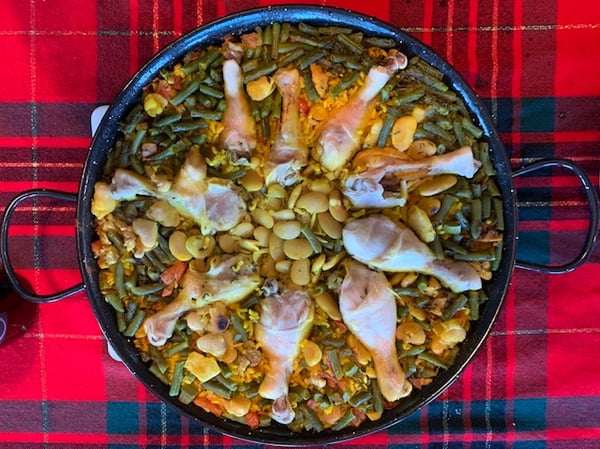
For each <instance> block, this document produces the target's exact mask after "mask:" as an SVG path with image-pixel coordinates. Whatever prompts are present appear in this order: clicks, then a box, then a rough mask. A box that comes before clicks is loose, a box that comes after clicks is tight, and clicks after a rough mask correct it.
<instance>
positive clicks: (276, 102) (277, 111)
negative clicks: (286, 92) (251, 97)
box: [271, 91, 281, 120]
mask: <svg viewBox="0 0 600 449" xmlns="http://www.w3.org/2000/svg"><path fill="white" fill-rule="evenodd" d="M280 118H281V94H280V93H279V91H275V92H273V106H272V108H271V119H272V120H279V119H280Z"/></svg>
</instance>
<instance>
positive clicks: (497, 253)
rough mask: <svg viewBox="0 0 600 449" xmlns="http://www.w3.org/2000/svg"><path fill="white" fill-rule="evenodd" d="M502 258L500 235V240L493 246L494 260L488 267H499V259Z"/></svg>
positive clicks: (495, 268) (492, 268) (493, 269)
mask: <svg viewBox="0 0 600 449" xmlns="http://www.w3.org/2000/svg"><path fill="white" fill-rule="evenodd" d="M501 259H502V236H500V242H498V243H497V245H496V246H494V260H493V261H492V266H491V267H490V268H491V270H492V271H496V270H497V269H498V268H499V267H500V260H501Z"/></svg>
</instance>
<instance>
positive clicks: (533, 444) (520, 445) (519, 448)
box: [513, 440, 546, 449]
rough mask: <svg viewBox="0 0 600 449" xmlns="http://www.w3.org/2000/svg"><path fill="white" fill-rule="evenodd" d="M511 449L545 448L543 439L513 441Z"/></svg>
mask: <svg viewBox="0 0 600 449" xmlns="http://www.w3.org/2000/svg"><path fill="white" fill-rule="evenodd" d="M513 449H546V442H545V441H537V440H536V441H515V442H514V443H513Z"/></svg>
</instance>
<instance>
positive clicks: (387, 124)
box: [377, 114, 396, 148]
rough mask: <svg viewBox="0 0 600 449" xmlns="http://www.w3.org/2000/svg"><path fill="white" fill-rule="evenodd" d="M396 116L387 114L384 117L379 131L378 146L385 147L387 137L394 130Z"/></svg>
mask: <svg viewBox="0 0 600 449" xmlns="http://www.w3.org/2000/svg"><path fill="white" fill-rule="evenodd" d="M395 121H396V118H395V117H394V116H393V115H392V114H386V115H385V116H384V118H383V125H381V131H379V137H378V138H377V146H378V147H379V148H383V147H385V144H386V142H387V139H388V137H389V135H390V132H392V126H394V122H395Z"/></svg>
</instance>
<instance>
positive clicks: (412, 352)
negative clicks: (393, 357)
mask: <svg viewBox="0 0 600 449" xmlns="http://www.w3.org/2000/svg"><path fill="white" fill-rule="evenodd" d="M426 349H427V348H426V346H425V345H415V346H412V347H411V348H410V349H404V350H402V351H401V352H400V353H399V354H398V358H400V359H404V358H406V357H415V356H417V355H419V354H421V353H422V352H423V351H425V350H426Z"/></svg>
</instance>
